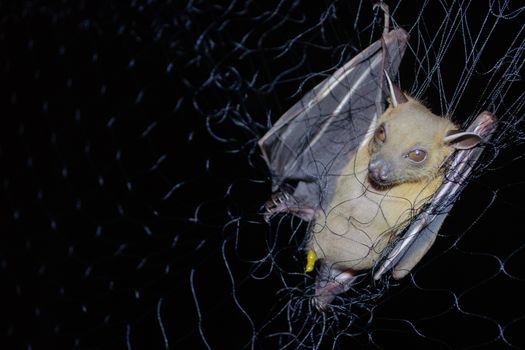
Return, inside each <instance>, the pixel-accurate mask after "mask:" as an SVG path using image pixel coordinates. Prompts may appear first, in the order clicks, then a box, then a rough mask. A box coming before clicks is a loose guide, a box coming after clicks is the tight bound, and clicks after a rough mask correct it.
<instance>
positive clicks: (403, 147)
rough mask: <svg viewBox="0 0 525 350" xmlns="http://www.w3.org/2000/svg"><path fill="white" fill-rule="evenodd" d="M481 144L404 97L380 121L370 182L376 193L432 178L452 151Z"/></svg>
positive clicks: (373, 143) (373, 139)
mask: <svg viewBox="0 0 525 350" xmlns="http://www.w3.org/2000/svg"><path fill="white" fill-rule="evenodd" d="M398 100H399V99H398ZM480 140H481V138H480V137H479V135H477V134H475V133H470V132H463V131H460V130H458V127H457V126H456V125H455V124H454V123H452V122H451V121H450V120H449V119H448V118H446V117H440V116H437V115H435V114H433V113H432V112H431V111H430V110H429V109H428V108H426V107H425V106H424V105H423V104H421V103H420V102H418V101H416V100H415V99H413V98H410V97H406V100H404V101H403V103H396V104H395V106H390V107H389V108H388V109H387V110H386V111H385V113H383V115H382V116H381V117H380V118H379V121H378V126H377V128H376V129H375V131H374V134H373V135H372V137H371V140H370V142H369V154H370V161H369V164H368V178H369V181H370V183H371V184H372V185H373V186H374V187H376V188H377V189H388V188H390V187H392V186H395V185H398V184H401V183H406V182H418V181H422V180H423V179H431V178H434V177H435V176H437V175H438V174H439V172H440V169H441V165H442V164H443V161H444V160H445V158H446V157H447V156H448V155H449V154H451V153H452V152H453V151H454V150H455V149H469V148H472V147H474V146H476V145H477V144H478V143H479V141H480Z"/></svg>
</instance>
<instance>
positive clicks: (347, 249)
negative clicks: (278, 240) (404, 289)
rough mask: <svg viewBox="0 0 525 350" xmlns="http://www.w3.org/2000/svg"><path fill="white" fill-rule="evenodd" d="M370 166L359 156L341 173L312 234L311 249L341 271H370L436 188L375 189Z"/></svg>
mask: <svg viewBox="0 0 525 350" xmlns="http://www.w3.org/2000/svg"><path fill="white" fill-rule="evenodd" d="M367 167H368V160H367V157H365V156H362V157H359V155H358V156H357V157H356V158H354V159H352V160H351V161H350V162H349V164H348V165H347V166H346V167H345V168H344V169H343V171H342V173H341V176H340V177H339V178H338V181H337V185H336V188H335V191H334V193H333V195H332V200H331V201H330V203H329V204H328V205H327V206H326V208H324V210H323V211H321V212H320V213H319V214H318V215H317V217H316V220H315V224H314V225H313V228H312V232H311V235H310V244H309V246H310V247H311V248H312V249H314V250H315V252H316V254H317V256H318V257H319V258H320V259H324V261H325V263H328V264H331V265H332V264H333V265H335V266H336V267H338V268H340V269H353V270H365V269H369V268H371V267H372V266H373V264H374V263H375V261H376V260H377V259H378V257H379V256H380V255H381V253H382V252H383V250H384V249H385V248H386V247H387V246H388V244H389V243H390V242H391V240H392V239H393V238H394V237H395V236H396V235H397V234H398V233H400V232H401V231H402V230H403V229H404V228H405V227H406V226H407V224H408V223H409V222H410V220H411V219H412V218H413V217H414V215H415V214H417V212H418V210H419V209H420V208H421V206H422V205H423V204H424V203H425V202H426V200H427V199H428V198H429V197H430V195H431V193H432V192H431V187H434V184H432V186H429V182H428V181H426V182H425V183H411V184H401V185H398V186H396V187H394V188H392V189H389V190H387V191H377V190H375V189H373V188H372V187H371V186H370V183H369V181H368V170H367ZM434 182H436V181H434ZM436 183H437V182H436ZM427 191H429V193H428V197H427V193H426V192H427Z"/></svg>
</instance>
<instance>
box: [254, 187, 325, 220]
mask: <svg viewBox="0 0 525 350" xmlns="http://www.w3.org/2000/svg"><path fill="white" fill-rule="evenodd" d="M279 213H291V214H294V215H295V216H298V217H300V218H301V219H303V220H305V221H311V220H312V219H313V218H314V215H315V211H314V209H312V208H304V207H301V206H300V205H299V204H298V203H297V201H296V200H295V198H293V196H292V195H290V194H289V193H286V192H276V193H274V194H272V196H271V197H270V199H269V200H268V201H267V202H266V203H265V204H264V213H263V216H264V221H266V222H268V223H269V222H270V220H271V219H272V218H273V217H274V216H275V215H277V214H279Z"/></svg>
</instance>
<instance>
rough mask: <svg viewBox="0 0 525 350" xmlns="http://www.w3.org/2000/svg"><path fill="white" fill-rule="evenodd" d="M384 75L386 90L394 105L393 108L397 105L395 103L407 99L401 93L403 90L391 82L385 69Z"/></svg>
mask: <svg viewBox="0 0 525 350" xmlns="http://www.w3.org/2000/svg"><path fill="white" fill-rule="evenodd" d="M385 77H386V81H387V83H388V90H389V91H390V99H391V100H392V105H393V106H394V108H395V107H397V105H398V104H400V103H406V102H408V99H407V97H406V96H405V94H404V93H403V91H401V89H400V88H398V87H397V86H396V85H395V84H394V83H392V80H391V79H390V76H388V72H387V71H386V69H385Z"/></svg>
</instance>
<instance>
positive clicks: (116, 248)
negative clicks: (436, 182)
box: [0, 0, 525, 349]
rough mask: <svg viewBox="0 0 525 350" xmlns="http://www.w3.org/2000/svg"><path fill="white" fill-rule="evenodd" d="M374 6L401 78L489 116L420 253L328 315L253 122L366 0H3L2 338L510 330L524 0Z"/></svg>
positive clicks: (173, 342)
mask: <svg viewBox="0 0 525 350" xmlns="http://www.w3.org/2000/svg"><path fill="white" fill-rule="evenodd" d="M388 4H389V5H390V11H391V25H392V26H393V27H394V28H395V27H402V28H404V29H405V30H406V31H407V32H409V34H410V41H409V46H408V48H407V51H406V54H405V57H404V58H403V61H402V62H401V66H400V74H399V77H398V81H399V83H400V86H401V88H402V89H403V90H404V91H407V92H408V93H409V94H410V95H412V96H414V97H416V98H418V99H420V100H423V101H425V103H426V105H428V106H429V107H430V108H431V109H432V111H433V112H434V113H436V114H440V115H445V114H446V115H450V116H451V117H452V118H453V120H454V121H455V122H457V123H458V124H460V125H463V126H466V125H468V124H469V123H470V122H471V121H472V120H473V119H474V118H475V117H476V116H477V115H478V114H479V112H480V111H483V110H489V111H491V112H493V113H494V114H495V115H496V116H497V117H498V126H497V129H496V132H495V134H494V136H493V137H492V139H491V141H490V143H489V144H488V145H487V147H486V149H485V152H484V154H483V157H482V159H481V160H480V162H479V163H478V164H477V166H476V167H475V169H474V171H473V173H472V175H471V178H470V181H469V184H468V186H467V187H466V188H465V190H464V191H463V192H462V194H461V198H459V200H458V201H457V202H456V204H455V206H454V208H453V210H452V212H451V213H450V215H449V217H448V218H447V220H446V221H445V224H444V225H443V227H442V229H441V230H440V232H439V236H438V238H437V241H436V243H435V244H434V246H433V247H432V249H431V250H430V252H429V253H428V254H427V255H426V256H425V257H424V259H423V260H422V261H421V263H420V264H418V265H417V266H416V268H415V269H414V270H413V271H412V272H411V273H410V274H409V275H408V276H407V277H406V278H405V279H403V280H400V281H394V280H393V279H391V278H384V279H383V280H381V281H377V282H374V281H373V280H372V279H371V278H368V279H364V281H363V282H362V283H360V284H359V285H356V286H355V288H352V289H351V290H350V291H348V292H347V293H345V294H342V295H341V296H340V299H341V300H340V301H338V302H336V303H334V305H333V306H332V307H330V309H329V310H328V311H327V312H326V313H321V312H318V311H316V310H315V309H313V308H312V307H311V305H310V302H309V300H310V297H311V295H312V294H311V293H312V285H313V283H314V279H315V277H314V274H305V273H304V267H305V251H304V243H305V237H306V235H307V234H308V232H309V231H308V229H309V228H308V224H307V223H306V222H302V221H301V220H300V219H298V218H297V217H292V216H291V215H278V216H276V217H274V218H273V219H272V221H271V222H270V224H268V223H266V222H265V221H264V219H263V216H262V215H261V213H262V205H263V204H264V203H265V201H266V200H267V199H268V198H269V197H270V194H271V184H270V182H271V181H270V173H269V170H268V169H267V167H266V164H265V163H264V161H263V160H262V158H261V155H260V151H259V149H258V147H257V141H258V140H259V139H260V138H261V137H262V135H264V133H265V132H266V131H267V130H268V129H269V128H270V127H271V126H272V125H273V124H274V123H275V122H276V121H277V119H278V118H279V117H280V116H281V115H282V114H283V113H284V112H285V111H286V110H287V109H288V108H290V107H291V106H292V105H293V104H294V103H295V102H297V101H298V100H299V99H300V98H301V97H302V96H303V95H304V94H305V93H306V92H308V91H309V90H310V89H311V88H313V87H314V86H315V85H317V84H318V83H319V82H321V81H322V80H323V79H325V78H326V77H328V76H330V75H331V74H332V73H333V72H335V70H337V68H339V67H341V66H342V65H344V63H345V62H347V61H348V60H349V59H351V58H352V57H354V56H355V55H356V54H358V53H359V52H360V51H361V50H362V49H364V48H365V47H367V46H368V45H369V44H370V43H372V42H373V41H375V40H377V39H378V38H379V37H380V35H381V32H382V30H383V14H382V13H381V12H380V11H378V9H373V7H372V5H373V3H372V2H370V1H362V0H361V1H316V2H308V3H307V2H306V1H298V0H294V1H288V0H278V1H258V2H255V1H221V2H214V3H208V2H206V1H198V0H197V1H153V0H151V1H131V2H119V1H108V2H92V1H56V2H45V1H19V2H13V3H2V4H0V18H1V20H0V45H1V47H2V52H3V53H2V55H0V68H1V70H0V72H1V73H0V77H1V82H2V84H1V87H0V89H1V93H0V108H1V109H0V110H1V115H2V117H3V126H2V127H1V128H0V129H1V130H2V137H1V139H0V159H1V163H2V171H1V187H0V188H1V189H2V203H3V206H2V207H3V210H2V212H3V214H5V215H3V218H4V219H3V220H2V223H3V225H2V227H3V229H2V235H1V236H2V244H0V258H1V259H0V271H1V276H2V296H3V297H2V310H3V311H2V314H3V317H2V321H3V322H2V324H3V327H2V329H3V330H2V332H3V336H2V339H3V340H2V342H3V343H4V344H5V345H3V346H2V347H3V348H13V349H15V348H16V349H20V348H26V349H50V348H54V349H58V348H67V349H71V348H79V349H88V348H89V349H121V348H122V349H201V348H202V349H348V348H352V347H357V348H380V349H390V348H398V347H399V346H404V347H405V348H416V347H417V348H446V349H450V348H470V347H481V348H483V347H485V348H495V347H507V348H520V347H525V340H524V337H523V334H522V333H523V332H522V330H523V327H525V317H524V315H525V306H524V305H525V304H524V303H523V301H522V298H523V295H524V292H525V273H524V270H523V263H524V260H525V259H524V258H525V250H524V248H525V237H523V234H522V231H523V228H522V225H521V219H522V216H523V214H524V206H523V201H522V197H523V195H525V191H524V188H525V187H524V182H523V173H522V170H520V169H522V167H523V166H524V161H523V154H524V146H523V140H524V137H525V135H524V131H523V130H524V129H523V128H524V125H523V119H524V110H525V109H524V102H525V95H524V93H525V89H524V87H525V85H524V77H523V74H524V69H523V64H524V56H525V55H524V50H525V33H524V28H525V26H524V23H525V11H524V10H525V7H523V3H522V2H520V1H517V0H516V1H503V0H502V1H495V0H494V1H486V0H483V1H452V0H450V1H449V0H441V1H432V2H430V1H406V0H404V1H399V2H393V1H392V2H389V3H388ZM520 266H522V267H521V268H520Z"/></svg>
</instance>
